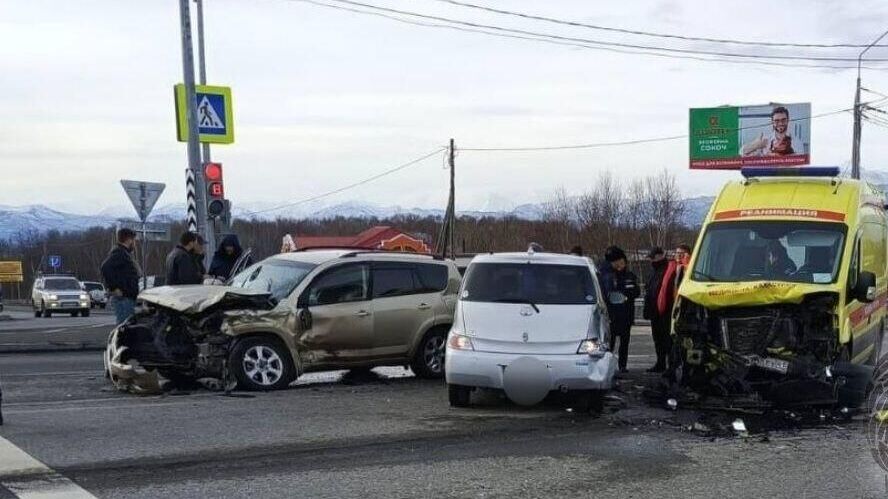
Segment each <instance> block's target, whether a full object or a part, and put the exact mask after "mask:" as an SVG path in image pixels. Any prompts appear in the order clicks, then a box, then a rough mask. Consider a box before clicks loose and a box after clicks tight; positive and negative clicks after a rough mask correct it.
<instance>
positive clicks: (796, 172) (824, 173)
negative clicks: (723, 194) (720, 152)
mask: <svg viewBox="0 0 888 499" xmlns="http://www.w3.org/2000/svg"><path fill="white" fill-rule="evenodd" d="M839 172H840V170H839V167H838V166H803V167H785V166H744V167H743V168H741V169H740V174H741V175H743V176H744V177H746V178H752V177H838V176H839Z"/></svg>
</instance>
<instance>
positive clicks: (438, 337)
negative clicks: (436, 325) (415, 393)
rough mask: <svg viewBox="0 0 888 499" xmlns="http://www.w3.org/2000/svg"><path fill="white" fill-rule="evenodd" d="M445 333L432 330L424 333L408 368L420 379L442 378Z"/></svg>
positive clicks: (445, 341) (442, 330)
mask: <svg viewBox="0 0 888 499" xmlns="http://www.w3.org/2000/svg"><path fill="white" fill-rule="evenodd" d="M446 343H447V331H446V330H444V329H433V330H431V331H429V332H428V333H426V335H425V336H424V337H423V338H422V341H421V342H420V344H419V348H417V349H416V354H415V355H414V356H413V362H411V364H410V368H411V369H413V373H414V374H416V375H417V376H419V377H420V378H428V379H433V378H441V377H443V376H444V345H445V344H446Z"/></svg>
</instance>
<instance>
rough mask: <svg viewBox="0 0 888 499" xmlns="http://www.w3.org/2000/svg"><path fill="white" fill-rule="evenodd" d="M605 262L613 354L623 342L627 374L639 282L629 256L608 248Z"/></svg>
mask: <svg viewBox="0 0 888 499" xmlns="http://www.w3.org/2000/svg"><path fill="white" fill-rule="evenodd" d="M604 259H605V262H606V263H605V264H604V265H603V266H602V267H603V268H602V269H601V272H600V273H599V279H600V280H601V291H602V293H603V294H604V299H605V300H607V301H606V303H607V313H608V316H609V317H610V333H611V334H610V350H611V351H614V347H615V346H616V343H617V338H619V339H620V353H619V366H620V372H621V373H625V372H627V371H628V369H626V363H627V361H628V360H629V333H630V330H631V329H632V324H634V323H635V299H636V298H638V295H639V294H640V292H639V289H638V278H637V277H635V274H633V273H632V272H631V271H629V270H627V269H626V264H627V261H626V253H625V252H624V251H623V250H622V249H620V248H618V247H616V246H611V247H609V248H607V250H605V252H604Z"/></svg>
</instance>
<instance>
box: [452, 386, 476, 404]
mask: <svg viewBox="0 0 888 499" xmlns="http://www.w3.org/2000/svg"><path fill="white" fill-rule="evenodd" d="M447 396H448V398H449V399H450V406H451V407H468V406H469V404H471V402H472V388H471V387H468V386H462V385H447Z"/></svg>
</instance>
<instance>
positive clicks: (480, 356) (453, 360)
mask: <svg viewBox="0 0 888 499" xmlns="http://www.w3.org/2000/svg"><path fill="white" fill-rule="evenodd" d="M522 357H531V358H533V359H535V360H537V361H539V362H542V363H545V365H546V367H547V370H548V373H549V384H550V387H549V390H607V389H610V388H611V387H613V383H614V375H615V374H616V372H617V359H616V358H615V357H614V355H613V354H612V353H610V352H607V353H605V354H604V356H603V357H590V356H589V355H587V354H568V355H528V354H512V353H491V352H476V351H473V350H454V349H447V354H446V357H445V365H444V373H445V377H446V379H447V383H449V384H452V385H463V386H471V387H479V388H494V389H502V388H503V374H504V372H505V371H506V369H508V367H509V365H510V364H511V363H512V362H514V361H515V360H517V359H519V358H522Z"/></svg>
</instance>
